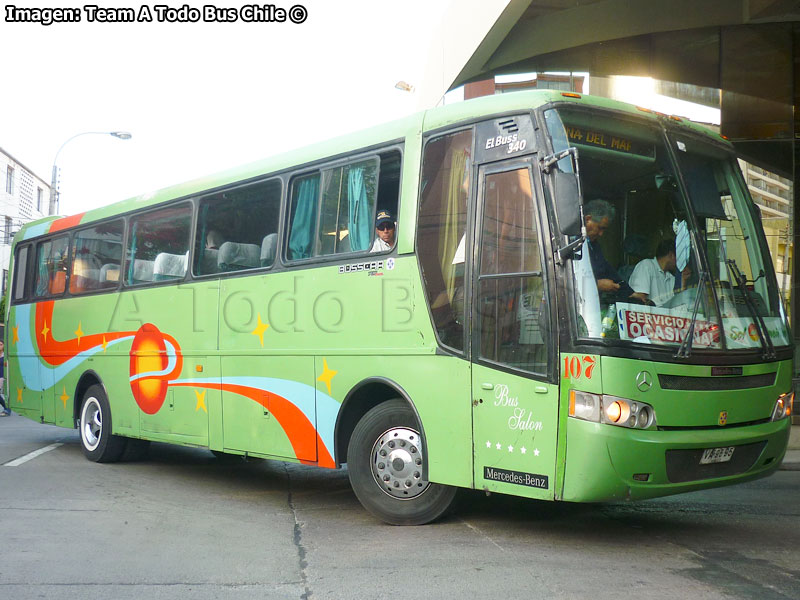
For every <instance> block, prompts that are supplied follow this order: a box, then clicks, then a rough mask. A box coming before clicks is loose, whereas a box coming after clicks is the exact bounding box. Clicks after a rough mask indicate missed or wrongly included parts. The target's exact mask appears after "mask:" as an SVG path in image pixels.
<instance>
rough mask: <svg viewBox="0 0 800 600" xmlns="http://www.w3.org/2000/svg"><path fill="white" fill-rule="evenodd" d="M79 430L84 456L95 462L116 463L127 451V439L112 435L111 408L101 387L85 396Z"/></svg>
mask: <svg viewBox="0 0 800 600" xmlns="http://www.w3.org/2000/svg"><path fill="white" fill-rule="evenodd" d="M79 429H80V432H81V448H82V449H83V454H84V456H86V458H88V459H89V460H91V461H94V462H101V463H102V462H116V461H118V460H119V459H120V457H121V456H122V453H123V452H124V451H125V446H126V443H125V442H126V439H125V438H124V437H120V436H118V435H111V431H112V429H111V408H110V407H109V405H108V398H106V392H105V390H104V389H103V386H101V385H93V386H92V387H90V388H89V389H88V390H86V393H85V394H84V395H83V399H82V400H81V414H80V424H79Z"/></svg>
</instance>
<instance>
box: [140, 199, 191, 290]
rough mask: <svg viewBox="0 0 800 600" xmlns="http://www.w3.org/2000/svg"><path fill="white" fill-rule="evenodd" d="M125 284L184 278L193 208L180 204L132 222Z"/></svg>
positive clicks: (142, 215)
mask: <svg viewBox="0 0 800 600" xmlns="http://www.w3.org/2000/svg"><path fill="white" fill-rule="evenodd" d="M130 223H131V224H130V236H129V237H130V240H129V242H128V244H129V246H128V260H127V262H126V265H125V270H126V273H125V282H126V283H127V284H128V285H137V284H141V283H149V282H153V281H167V280H175V279H183V278H184V276H185V275H186V270H187V265H188V262H189V261H188V257H189V232H190V230H191V223H192V206H191V205H190V204H180V205H178V206H170V207H168V208H163V209H161V210H155V211H152V212H148V213H144V214H141V215H137V216H135V217H133V218H132V219H131V221H130Z"/></svg>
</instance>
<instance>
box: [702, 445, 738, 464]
mask: <svg viewBox="0 0 800 600" xmlns="http://www.w3.org/2000/svg"><path fill="white" fill-rule="evenodd" d="M734 448H735V447H734V446H728V447H727V448H706V449H705V450H703V456H701V457H700V464H701V465H710V464H712V463H724V462H728V461H729V460H730V459H731V456H733V450H734Z"/></svg>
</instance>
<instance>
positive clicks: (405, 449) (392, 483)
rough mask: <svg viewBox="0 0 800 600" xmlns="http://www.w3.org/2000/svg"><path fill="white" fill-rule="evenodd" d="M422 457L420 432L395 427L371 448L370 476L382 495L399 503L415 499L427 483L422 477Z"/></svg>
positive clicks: (426, 486) (425, 488)
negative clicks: (386, 495)
mask: <svg viewBox="0 0 800 600" xmlns="http://www.w3.org/2000/svg"><path fill="white" fill-rule="evenodd" d="M423 464H424V456H423V452H422V440H421V439H420V436H419V433H417V432H416V431H414V430H413V429H407V428H405V427H395V428H392V429H389V430H388V431H386V432H385V433H384V434H383V435H381V436H380V437H379V438H378V439H377V441H376V442H375V444H374V445H373V446H372V475H373V477H375V482H376V483H377V484H378V486H379V487H380V488H381V489H382V490H383V491H384V493H386V494H388V495H389V496H392V497H393V498H398V499H401V500H410V499H411V498H416V497H417V496H419V495H420V494H422V493H423V492H424V491H425V490H427V489H428V487H429V486H430V483H429V482H428V481H426V480H425V479H423V478H422V467H423Z"/></svg>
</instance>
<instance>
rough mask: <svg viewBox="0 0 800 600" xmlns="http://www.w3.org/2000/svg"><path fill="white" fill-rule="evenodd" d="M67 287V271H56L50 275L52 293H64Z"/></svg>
mask: <svg viewBox="0 0 800 600" xmlns="http://www.w3.org/2000/svg"><path fill="white" fill-rule="evenodd" d="M66 287H67V272H66V271H56V272H55V273H53V274H52V275H51V276H50V293H51V294H63V293H64V290H65V289H66Z"/></svg>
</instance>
